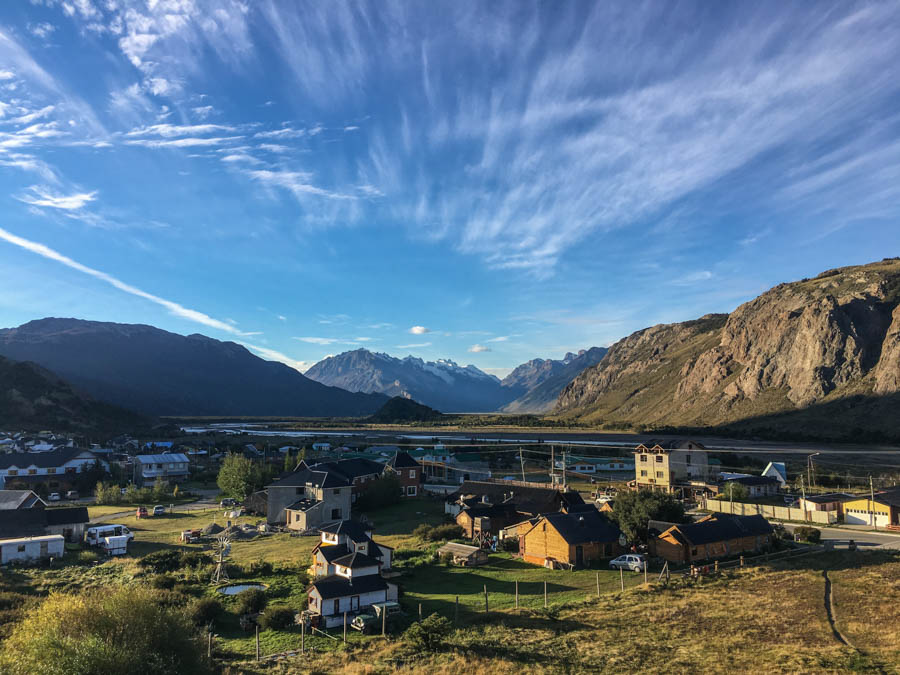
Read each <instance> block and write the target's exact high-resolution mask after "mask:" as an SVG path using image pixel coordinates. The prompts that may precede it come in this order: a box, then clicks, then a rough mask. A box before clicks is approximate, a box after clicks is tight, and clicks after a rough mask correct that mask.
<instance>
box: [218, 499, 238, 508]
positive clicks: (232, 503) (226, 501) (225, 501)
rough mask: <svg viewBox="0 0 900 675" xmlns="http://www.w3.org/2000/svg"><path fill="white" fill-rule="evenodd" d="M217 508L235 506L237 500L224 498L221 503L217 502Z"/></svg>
mask: <svg viewBox="0 0 900 675" xmlns="http://www.w3.org/2000/svg"><path fill="white" fill-rule="evenodd" d="M219 506H222V507H225V506H237V500H236V499H232V498H231V497H225V499H223V500H222V501H221V502H219Z"/></svg>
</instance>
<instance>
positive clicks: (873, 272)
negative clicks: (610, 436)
mask: <svg viewBox="0 0 900 675" xmlns="http://www.w3.org/2000/svg"><path fill="white" fill-rule="evenodd" d="M898 392H900V261H898V260H885V261H882V262H880V263H873V264H871V265H864V266H860V267H848V268H843V269H839V270H830V271H828V272H825V273H823V274H821V275H819V276H818V277H816V278H815V279H808V280H803V281H800V282H796V283H790V284H781V285H779V286H776V287H775V288H772V289H771V290H769V291H767V292H766V293H763V294H762V295H761V296H759V297H758V298H756V299H754V300H751V301H750V302H747V303H745V304H743V305H741V306H740V307H738V308H737V309H736V310H735V311H734V312H732V313H731V314H730V315H718V316H716V315H713V316H707V317H704V318H703V319H700V320H698V321H693V322H687V323H683V324H672V325H664V326H654V327H653V328H648V329H646V330H643V331H639V332H637V333H635V334H633V335H631V336H629V337H627V338H625V339H624V340H621V341H619V342H618V343H616V344H615V345H613V347H612V348H611V349H610V351H609V354H608V355H607V357H606V358H605V359H604V360H603V361H602V362H601V363H600V364H598V365H597V366H595V367H593V368H589V369H588V370H586V371H585V372H584V373H582V375H581V376H579V377H578V378H576V379H575V380H574V381H573V382H572V383H571V384H570V385H569V386H568V387H566V389H565V390H564V391H563V392H562V393H561V395H560V397H559V400H558V402H557V412H558V413H561V414H564V415H570V416H576V417H581V418H585V419H588V420H591V421H595V422H601V421H603V422H613V423H621V422H627V423H631V424H651V425H654V424H655V425H672V426H716V425H722V424H732V423H735V422H739V421H742V420H747V419H749V418H757V419H760V418H764V417H766V416H772V415H783V414H784V413H789V412H792V411H804V412H803V415H802V416H801V417H802V418H803V419H804V420H806V421H805V422H804V424H807V423H810V422H811V421H812V420H814V419H815V414H814V411H815V410H816V409H817V407H819V406H825V405H826V404H827V405H828V408H827V409H828V410H829V411H830V412H829V417H830V419H827V420H823V422H824V423H825V424H826V425H827V426H829V427H831V428H833V429H834V431H835V432H839V431H840V427H841V425H844V426H846V425H847V424H849V423H850V419H849V418H850V417H852V418H853V419H852V422H853V424H857V423H858V422H859V421H860V420H861V419H862V418H863V415H862V410H860V409H859V406H860V405H861V404H862V405H863V406H865V404H866V403H865V401H864V400H861V399H860V397H863V398H871V399H872V403H873V404H874V403H875V402H876V399H877V398H878V397H882V398H883V397H885V396H890V395H895V394H897V393H898ZM851 398H852V400H853V401H854V405H853V406H852V407H853V408H854V410H855V412H854V414H853V415H842V414H838V415H837V417H835V414H834V411H835V410H838V411H840V409H841V408H840V406H838V407H837V408H835V406H834V404H836V403H837V402H839V401H842V400H850V399H851ZM823 409H824V408H823ZM894 417H895V418H896V419H894V420H890V421H885V420H879V421H877V422H874V421H873V422H872V423H873V424H878V425H880V426H881V427H882V428H884V429H885V430H887V429H894V428H896V429H897V431H900V415H895V416H894ZM844 418H847V419H844Z"/></svg>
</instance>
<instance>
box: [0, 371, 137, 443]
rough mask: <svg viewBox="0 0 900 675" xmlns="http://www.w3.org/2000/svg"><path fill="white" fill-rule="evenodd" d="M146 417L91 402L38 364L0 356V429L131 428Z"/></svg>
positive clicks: (91, 430)
mask: <svg viewBox="0 0 900 675" xmlns="http://www.w3.org/2000/svg"><path fill="white" fill-rule="evenodd" d="M148 425H149V420H147V419H145V418H142V417H141V416H140V415H137V414H136V413H133V412H131V411H129V410H124V409H122V408H119V407H117V406H114V405H110V404H108V403H102V402H99V401H94V400H92V399H90V398H89V397H87V396H85V395H83V394H81V393H79V392H77V391H75V390H74V389H73V388H72V387H71V386H70V385H69V384H68V383H66V382H64V381H63V380H61V379H60V378H59V377H57V376H56V375H54V374H53V373H51V372H50V371H48V370H45V369H43V368H41V367H40V366H38V365H36V364H34V363H29V362H27V361H26V362H20V361H10V360H9V359H5V358H3V357H2V356H0V429H6V430H20V429H24V430H31V431H39V430H42V429H50V430H53V431H74V432H83V433H91V432H98V431H107V432H121V431H134V430H135V429H138V428H142V427H144V426H148Z"/></svg>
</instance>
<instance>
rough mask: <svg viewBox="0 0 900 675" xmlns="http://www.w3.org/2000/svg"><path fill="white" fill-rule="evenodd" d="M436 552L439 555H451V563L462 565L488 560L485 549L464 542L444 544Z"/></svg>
mask: <svg viewBox="0 0 900 675" xmlns="http://www.w3.org/2000/svg"><path fill="white" fill-rule="evenodd" d="M437 553H438V555H439V556H441V557H443V556H444V555H447V554H449V555H451V556H452V560H453V564H454V565H462V566H463V567H474V566H475V565H483V564H484V563H486V562H487V561H488V552H487V551H486V550H485V549H483V548H478V547H477V546H468V545H466V544H454V543H450V544H444V545H443V546H441V547H440V548H439V549H438V550H437Z"/></svg>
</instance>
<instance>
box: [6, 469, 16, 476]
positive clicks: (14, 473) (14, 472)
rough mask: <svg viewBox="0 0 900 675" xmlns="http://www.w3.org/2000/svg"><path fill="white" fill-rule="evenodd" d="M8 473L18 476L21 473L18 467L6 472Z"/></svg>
mask: <svg viewBox="0 0 900 675" xmlns="http://www.w3.org/2000/svg"><path fill="white" fill-rule="evenodd" d="M6 474H7V475H8V476H18V475H19V472H18V470H17V469H10V470H9V471H7V472H6Z"/></svg>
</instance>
